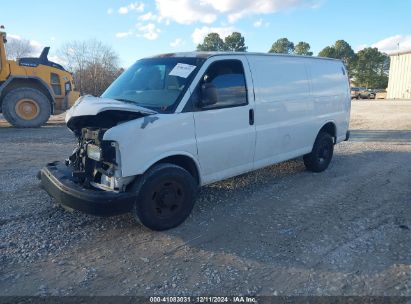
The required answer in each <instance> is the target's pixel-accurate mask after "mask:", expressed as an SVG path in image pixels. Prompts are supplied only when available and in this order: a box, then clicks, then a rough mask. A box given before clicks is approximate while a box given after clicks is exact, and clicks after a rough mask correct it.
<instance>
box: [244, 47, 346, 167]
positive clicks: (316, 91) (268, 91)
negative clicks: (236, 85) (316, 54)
mask: <svg viewBox="0 0 411 304" xmlns="http://www.w3.org/2000/svg"><path fill="white" fill-rule="evenodd" d="M247 58H248V61H249V63H250V68H251V73H252V77H253V82H254V92H255V104H256V110H255V122H256V138H257V140H256V147H255V158H254V169H257V168H261V167H264V166H267V165H270V164H273V163H276V162H280V161H284V160H287V159H290V158H294V157H297V156H301V155H304V154H307V153H309V152H311V149H312V147H313V144H314V141H315V138H316V136H317V134H318V132H319V130H320V129H321V128H322V127H323V126H324V125H325V124H326V123H328V122H331V123H333V124H334V125H335V126H336V129H337V138H338V140H337V141H338V142H339V141H341V140H343V139H345V136H346V132H347V130H348V119H349V116H348V117H347V111H349V105H350V97H349V95H348V92H349V88H348V81H347V76H346V75H345V74H346V72H345V70H344V67H343V64H342V62H340V61H336V60H319V59H316V58H309V57H297V56H265V55H260V56H258V55H251V56H247Z"/></svg>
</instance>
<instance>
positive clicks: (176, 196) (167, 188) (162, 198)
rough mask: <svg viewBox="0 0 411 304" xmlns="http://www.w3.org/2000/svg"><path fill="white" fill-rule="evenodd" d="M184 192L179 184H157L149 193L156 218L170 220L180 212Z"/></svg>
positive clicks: (171, 182)
mask: <svg viewBox="0 0 411 304" xmlns="http://www.w3.org/2000/svg"><path fill="white" fill-rule="evenodd" d="M184 197H185V195H184V191H183V187H182V186H181V184H180V183H178V182H176V181H174V180H167V181H163V182H161V183H159V185H158V186H157V187H155V189H154V190H153V191H152V193H151V197H150V198H151V201H152V204H151V205H152V206H153V208H154V212H155V214H156V215H157V217H159V218H161V219H165V218H170V217H172V216H174V215H175V214H176V213H178V212H179V211H180V210H181V207H182V205H183V202H184Z"/></svg>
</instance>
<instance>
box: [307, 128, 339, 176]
mask: <svg viewBox="0 0 411 304" xmlns="http://www.w3.org/2000/svg"><path fill="white" fill-rule="evenodd" d="M333 153H334V141H333V138H332V137H331V135H330V134H328V133H326V132H320V133H319V134H318V135H317V138H316V139H315V142H314V146H313V149H312V151H311V153H309V154H306V155H304V165H305V167H306V168H307V169H308V170H310V171H313V172H322V171H324V170H325V169H327V168H328V165H329V164H330V162H331V159H332V157H333Z"/></svg>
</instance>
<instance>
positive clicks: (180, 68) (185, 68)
mask: <svg viewBox="0 0 411 304" xmlns="http://www.w3.org/2000/svg"><path fill="white" fill-rule="evenodd" d="M195 68H196V66H195V65H190V64H186V63H177V64H176V66H175V67H174V68H173V69H172V70H171V72H170V73H169V74H168V75H170V76H178V77H182V78H187V77H188V76H189V75H190V74H191V72H192V71H194V69H195Z"/></svg>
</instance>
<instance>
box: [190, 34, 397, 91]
mask: <svg viewBox="0 0 411 304" xmlns="http://www.w3.org/2000/svg"><path fill="white" fill-rule="evenodd" d="M310 49H311V46H310V44H309V43H308V42H304V41H300V42H298V43H297V44H294V43H293V42H292V41H290V40H288V39H287V38H280V39H278V40H277V41H275V42H274V43H273V44H272V46H271V48H270V49H269V50H268V53H276V54H293V55H305V56H313V52H311V51H310ZM197 51H233V52H245V51H247V46H246V45H245V39H244V37H243V36H242V35H241V33H239V32H233V33H232V34H231V35H229V36H227V37H226V38H225V39H224V40H223V39H221V37H220V36H219V34H218V33H210V34H208V35H207V36H206V37H205V38H204V41H203V43H201V44H199V45H198V46H197ZM318 56H320V57H328V58H335V59H341V60H342V61H344V63H345V65H346V67H347V69H348V71H349V75H350V78H351V80H352V82H353V84H355V85H357V86H361V87H366V88H380V89H383V88H386V87H387V86H388V71H389V68H390V59H389V57H388V55H387V54H384V53H381V52H380V51H378V49H377V48H371V47H368V48H365V49H363V50H361V51H358V52H357V53H355V52H354V50H353V49H352V47H351V46H350V44H349V43H348V42H346V41H344V40H337V41H336V42H335V43H334V44H333V45H330V46H327V47H325V48H324V49H322V50H321V51H320V52H319V53H318Z"/></svg>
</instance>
